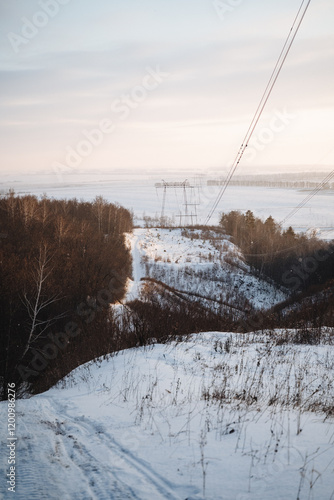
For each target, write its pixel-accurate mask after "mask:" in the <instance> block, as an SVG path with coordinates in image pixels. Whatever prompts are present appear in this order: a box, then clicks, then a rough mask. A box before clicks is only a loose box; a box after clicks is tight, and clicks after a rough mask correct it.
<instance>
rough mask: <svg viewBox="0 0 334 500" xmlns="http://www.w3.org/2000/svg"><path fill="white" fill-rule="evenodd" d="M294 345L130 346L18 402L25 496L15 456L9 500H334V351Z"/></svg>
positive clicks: (260, 340) (228, 341) (193, 340)
mask: <svg viewBox="0 0 334 500" xmlns="http://www.w3.org/2000/svg"><path fill="white" fill-rule="evenodd" d="M290 333H292V332H290ZM285 336H286V334H285V333H284V332H276V334H275V335H269V336H266V335H257V334H249V335H247V336H245V335H240V334H230V333H217V332H211V333H205V334H200V335H194V336H191V337H189V338H188V339H185V340H184V341H183V342H179V343H171V344H169V345H160V344H155V345H152V346H150V347H146V348H137V349H130V350H127V351H122V352H120V353H119V354H118V355H116V356H114V357H110V358H109V359H100V360H99V361H97V362H96V363H92V362H91V363H87V364H86V365H83V366H82V367H79V368H77V369H76V370H74V371H73V372H72V373H71V374H70V375H68V376H67V377H66V378H65V379H64V380H63V381H61V382H60V383H59V384H58V385H57V386H56V387H54V388H53V389H51V390H49V391H47V392H46V393H44V394H41V395H38V396H35V397H33V398H31V399H27V400H20V401H18V402H17V406H16V411H17V415H16V419H17V444H16V453H17V488H16V493H15V495H14V494H12V493H8V492H7V493H6V483H5V480H4V479H5V471H6V468H7V467H6V457H7V452H6V450H3V452H2V454H1V474H2V480H1V482H0V496H1V498H6V499H7V498H14V497H15V498H17V499H18V500H26V499H29V500H43V499H45V500H46V499H59V498H61V499H64V500H92V499H94V500H111V499H112V500H116V499H117V500H124V499H129V500H130V499H131V500H136V499H138V500H153V499H154V500H162V499H164V500H167V499H168V500H186V499H187V500H200V499H207V500H246V499H247V500H268V499H272V500H296V499H300V500H308V499H312V500H332V499H333V498H334V480H333V477H334V426H333V400H334V392H333V391H334V386H333V374H334V363H333V359H334V357H333V355H334V346H333V345H332V343H331V342H329V343H325V342H324V343H323V344H322V345H319V346H312V347H310V346H300V345H298V346H297V345H291V344H284V343H282V345H277V344H278V343H279V342H277V340H278V339H279V338H280V337H282V338H283V337H285ZM331 336H332V337H331V338H333V332H331ZM6 414H7V403H6V402H2V403H1V404H0V415H1V421H2V422H5V421H6ZM6 438H7V429H6V426H5V425H2V426H1V442H2V443H5V442H6Z"/></svg>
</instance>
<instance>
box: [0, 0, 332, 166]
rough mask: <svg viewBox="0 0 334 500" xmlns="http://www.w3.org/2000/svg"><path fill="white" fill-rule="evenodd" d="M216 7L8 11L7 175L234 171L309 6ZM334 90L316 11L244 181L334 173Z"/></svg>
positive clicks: (68, 5)
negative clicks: (270, 171) (301, 171)
mask: <svg viewBox="0 0 334 500" xmlns="http://www.w3.org/2000/svg"><path fill="white" fill-rule="evenodd" d="M219 3H220V5H221V6H222V8H223V9H225V14H224V15H223V13H222V11H220V15H218V13H217V8H215V2H214V0H141V1H135V0H121V1H120V0H94V1H93V0H39V1H35V0H0V39H1V61H0V90H1V92H0V142H1V155H2V161H1V167H0V168H1V172H2V173H8V172H10V173H14V172H15V173H16V172H24V173H36V172H39V171H43V172H46V173H47V172H50V173H52V172H54V170H55V169H57V168H59V169H63V171H64V172H65V171H69V172H72V171H74V170H75V169H78V170H80V171H94V170H97V171H105V170H108V171H112V170H115V169H121V170H124V171H125V170H128V169H136V170H137V171H140V170H151V169H166V170H168V169H178V168H180V169H192V170H203V171H205V170H210V169H217V168H218V169H220V168H222V170H224V169H226V168H227V167H228V166H229V165H230V164H231V162H232V161H233V160H234V157H235V155H236V153H237V151H238V148H239V146H240V144H241V142H242V139H243V137H244V135H245V133H246V131H247V128H248V125H249V124H250V121H251V119H252V116H253V114H254V112H255V110H256V108H257V105H258V103H259V100H260V97H261V95H262V93H263V91H264V89H265V87H266V84H267V82H268V79H269V77H270V74H271V71H272V70H273V68H274V65H275V63H276V60H277V57H278V55H279V53H280V51H281V48H282V46H283V43H284V41H285V38H286V36H287V34H288V32H289V30H290V27H291V25H292V22H293V19H294V17H295V15H296V13H297V11H298V8H299V6H300V3H301V1H300V0H265V1H264V0H262V1H259V0H226V1H223V0H221V1H220V2H219V1H217V0H216V4H219ZM333 82H334V2H333V0H313V2H311V5H310V7H309V10H308V11H307V14H306V17H305V19H304V21H303V23H302V26H301V28H300V31H299V33H298V35H297V38H296V40H295V42H294V45H293V47H292V50H291V52H290V54H289V56H288V59H287V61H286V64H285V66H284V67H283V70H282V73H281V75H280V77H279V79H278V81H277V84H276V86H275V89H274V91H273V94H272V96H271V98H270V100H269V102H268V104H267V107H266V109H265V113H264V114H263V116H262V118H261V121H260V123H259V124H258V126H257V129H256V131H255V134H254V139H253V141H254V142H253V143H252V144H251V145H250V150H249V151H248V156H246V157H245V158H244V160H243V162H242V164H241V166H240V173H251V172H252V171H256V169H257V168H258V167H262V168H264V167H269V168H270V167H271V168H274V167H275V169H276V170H277V169H279V168H281V167H282V168H284V167H285V168H286V167H287V166H291V169H293V167H294V166H300V165H308V166H309V167H310V166H311V167H314V168H315V169H319V170H326V169H327V170H328V169H331V168H333V163H334V149H333V147H334V144H333V128H334V91H333V89H334V86H333ZM99 127H100V131H99V132H96V129H98V128H99ZM101 130H102V131H101ZM92 131H93V132H92ZM330 167H331V168H330Z"/></svg>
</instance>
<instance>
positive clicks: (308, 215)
mask: <svg viewBox="0 0 334 500" xmlns="http://www.w3.org/2000/svg"><path fill="white" fill-rule="evenodd" d="M162 178H165V180H166V181H169V182H170V181H172V180H176V181H180V180H185V179H186V178H187V176H186V175H185V176H184V177H182V178H181V177H180V174H179V176H177V175H175V176H173V177H172V178H171V177H170V176H169V177H168V176H167V177H166V176H164V175H163V174H161V176H160V175H154V176H153V175H144V174H142V175H140V174H131V175H130V174H129V175H124V174H123V175H121V174H110V175H106V174H102V173H101V174H90V175H88V174H84V173H81V174H80V173H76V174H70V175H66V176H63V177H61V178H60V179H59V178H57V176H56V174H53V173H49V174H45V175H30V176H16V177H15V176H11V175H4V176H3V177H2V180H1V183H0V192H1V193H4V192H6V191H8V189H10V188H13V189H14V190H15V192H17V193H18V194H26V193H32V194H35V195H37V196H41V195H43V193H46V194H47V195H48V196H50V197H55V198H73V197H76V198H78V199H79V200H80V199H83V200H88V201H92V200H93V199H94V198H95V196H97V195H102V196H103V197H104V198H105V199H106V200H108V201H110V202H113V203H115V202H117V203H120V204H121V205H123V206H124V207H126V208H129V209H132V210H133V212H134V214H135V216H136V219H137V223H138V224H143V216H145V215H146V216H151V217H152V216H153V217H154V216H160V215H161V210H162V199H163V189H161V188H155V184H156V183H159V182H161V179H162ZM188 180H189V182H190V184H191V185H194V186H196V187H195V188H194V189H191V190H189V191H188V192H187V196H188V200H187V201H188V202H189V203H196V204H198V205H197V222H198V223H204V222H205V219H206V217H207V215H208V212H209V210H210V208H211V207H212V205H213V203H214V201H215V199H216V196H217V194H218V191H219V188H218V187H216V186H213V187H212V186H210V187H208V186H207V185H206V180H207V178H206V177H204V176H201V177H197V178H195V179H192V178H191V176H190V177H188ZM307 195H308V192H306V191H296V190H293V189H276V188H275V189H274V188H263V187H234V186H229V188H228V189H227V191H226V193H225V195H224V197H223V198H222V200H221V202H220V204H219V205H218V209H217V212H216V213H215V215H214V216H213V218H212V219H211V221H210V222H211V223H212V224H217V223H218V221H219V213H220V212H222V211H225V212H228V211H230V210H242V211H246V210H252V211H253V212H254V213H255V215H256V216H258V217H261V218H267V217H268V216H269V215H272V217H274V219H275V220H276V221H278V222H280V221H283V220H284V219H285V218H286V216H287V215H288V214H290V212H291V211H292V209H293V208H294V207H296V206H297V205H298V204H299V203H300V202H301V201H303V200H304V198H305V197H306V196H307ZM194 210H195V208H194V205H193V206H192V207H191V208H189V211H188V213H189V214H190V213H191V212H192V213H194ZM184 211H185V208H184V198H183V192H182V189H176V190H174V189H169V190H168V191H167V193H166V202H165V215H167V216H169V217H173V216H174V219H175V222H176V223H177V222H179V220H180V219H179V217H178V214H180V213H182V214H184ZM185 220H186V221H187V222H188V223H189V222H190V221H191V218H190V217H189V216H188V218H187V219H185V218H183V221H185ZM195 220H196V219H195V217H193V221H194V222H195ZM289 225H292V226H293V227H294V228H295V229H296V230H300V231H306V230H307V229H310V228H321V233H322V237H323V238H326V239H331V238H332V237H333V234H334V232H333V228H334V193H333V192H332V191H328V192H327V191H326V192H320V193H318V194H317V195H316V196H315V197H314V198H312V200H311V201H310V202H309V203H308V204H307V205H306V206H305V207H303V208H302V209H301V210H299V211H298V212H297V214H295V215H294V216H293V217H291V219H289V220H288V221H287V222H286V224H285V226H289Z"/></svg>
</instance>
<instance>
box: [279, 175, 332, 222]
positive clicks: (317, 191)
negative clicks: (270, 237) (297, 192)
mask: <svg viewBox="0 0 334 500" xmlns="http://www.w3.org/2000/svg"><path fill="white" fill-rule="evenodd" d="M333 177H334V170H332V171H331V172H330V173H329V174H328V175H327V176H326V177H325V178H324V180H323V181H322V182H320V183H319V184H318V185H317V186H316V187H315V188H314V189H312V191H311V192H310V193H309V194H308V195H307V196H306V197H305V198H304V199H303V200H302V201H301V202H300V203H299V204H298V205H297V206H296V207H295V208H294V209H293V210H291V212H290V213H289V214H288V215H287V216H286V217H285V218H284V219H283V220H282V221H281V222H280V225H281V226H283V224H285V223H286V221H287V220H289V219H291V217H293V216H294V215H295V214H296V213H297V212H298V211H299V210H300V209H301V208H303V207H304V206H305V205H306V204H307V203H308V202H309V201H310V200H311V199H312V198H313V196H315V195H316V194H318V193H319V191H320V190H321V189H323V188H324V187H325V185H326V184H327V183H328V182H329V181H330V180H331V179H333Z"/></svg>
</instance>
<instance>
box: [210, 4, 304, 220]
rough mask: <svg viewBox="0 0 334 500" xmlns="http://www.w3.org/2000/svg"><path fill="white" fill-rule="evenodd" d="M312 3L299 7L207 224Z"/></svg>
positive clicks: (240, 157)
mask: <svg viewBox="0 0 334 500" xmlns="http://www.w3.org/2000/svg"><path fill="white" fill-rule="evenodd" d="M310 3H311V0H308V2H307V4H306V6H305V7H304V10H302V9H303V5H304V4H305V0H303V1H302V3H301V5H300V7H299V10H298V12H297V15H296V17H295V19H294V21H293V24H292V27H291V29H290V31H289V34H288V36H287V38H286V40H285V43H284V46H283V49H282V51H281V53H280V55H279V57H278V59H277V62H276V65H275V67H274V70H273V72H272V74H271V76H270V79H269V82H268V84H267V86H266V89H265V91H264V93H263V95H262V98H261V100H260V103H259V105H258V107H257V109H256V112H255V114H254V116H253V119H252V121H251V124H250V126H249V128H248V130H247V133H246V135H245V137H244V140H243V141H242V144H241V146H240V148H239V151H238V153H237V155H236V157H235V159H234V161H233V163H232V166H231V168H230V170H229V173H228V175H227V177H226V180H225V184H224V185H223V186H222V188H221V190H220V192H219V193H218V196H217V198H216V200H215V202H214V203H213V206H212V208H211V210H210V212H209V214H208V216H207V218H206V221H205V224H208V223H209V221H210V219H211V217H212V216H213V214H214V212H215V211H216V209H217V206H218V204H219V202H220V200H221V199H222V197H223V195H224V193H225V191H226V188H227V186H228V185H229V183H230V181H231V179H232V177H233V175H234V172H235V171H236V169H237V167H238V165H239V163H240V161H241V159H242V157H243V154H244V152H245V150H246V148H247V146H248V143H249V141H250V139H251V137H252V135H253V133H254V130H255V127H256V125H257V124H258V122H259V120H260V118H261V115H262V113H263V110H264V108H265V105H266V104H267V102H268V99H269V97H270V95H271V93H272V90H273V88H274V86H275V83H276V81H277V79H278V77H279V74H280V72H281V70H282V67H283V65H284V63H285V60H286V58H287V56H288V54H289V52H290V49H291V47H292V44H293V42H294V40H295V38H296V35H297V33H298V31H299V28H300V25H301V23H302V21H303V19H304V17H305V14H306V11H307V9H308V7H309V5H310Z"/></svg>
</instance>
